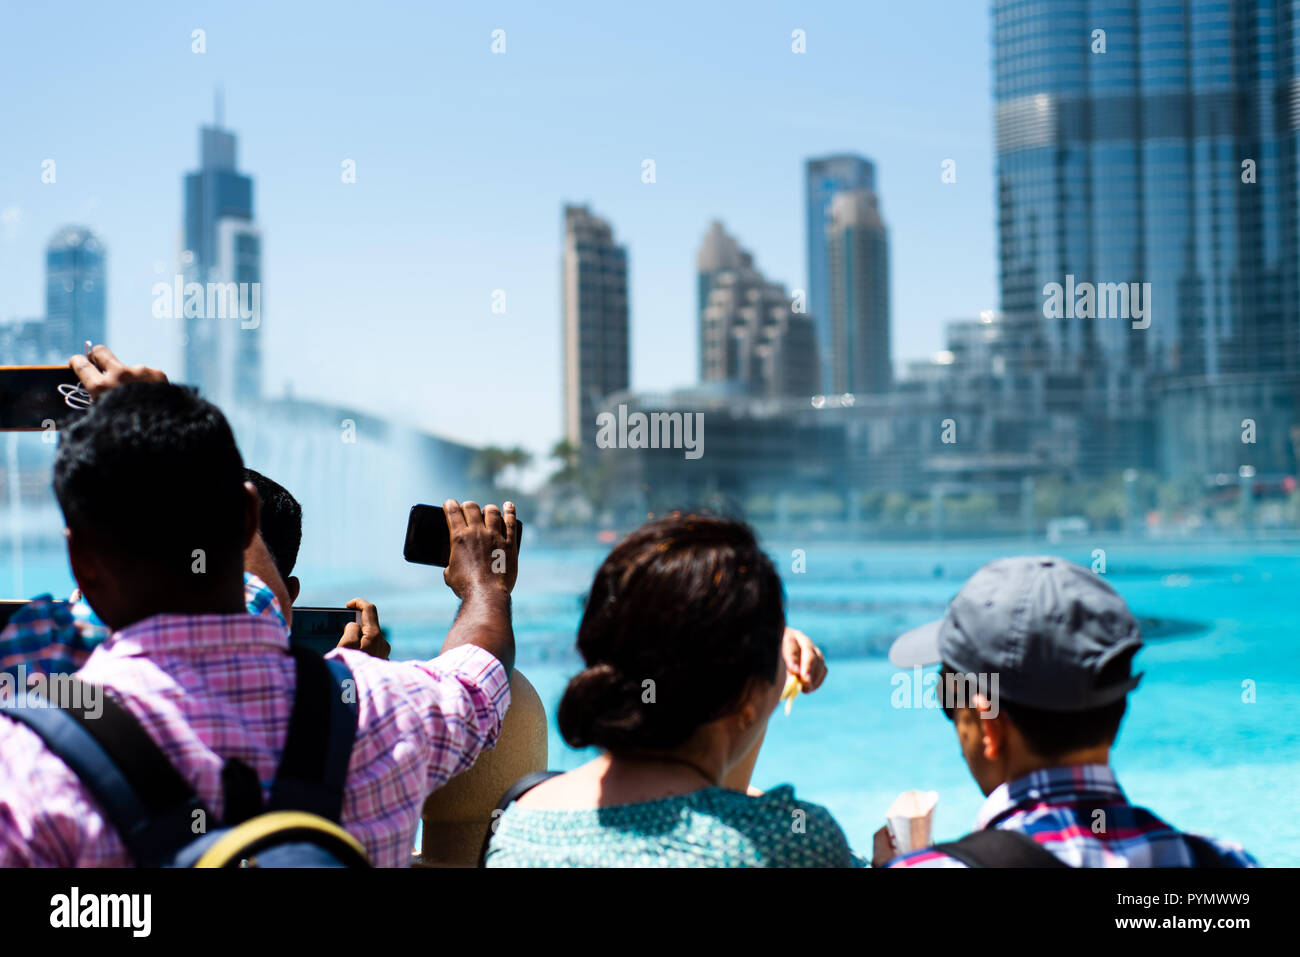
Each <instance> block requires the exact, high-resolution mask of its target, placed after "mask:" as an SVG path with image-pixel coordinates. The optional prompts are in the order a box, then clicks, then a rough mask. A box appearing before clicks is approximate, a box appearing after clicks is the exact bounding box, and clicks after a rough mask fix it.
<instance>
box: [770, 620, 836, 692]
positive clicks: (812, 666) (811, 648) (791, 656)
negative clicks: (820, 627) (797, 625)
mask: <svg viewBox="0 0 1300 957" xmlns="http://www.w3.org/2000/svg"><path fill="white" fill-rule="evenodd" d="M781 657H782V658H784V659H785V668H786V670H787V671H788V672H790V674H792V675H794V676H795V677H796V678H798V679H799V683H800V684H801V685H803V691H804V694H807V693H808V692H809V691H816V690H817V688H818V687H820V686H821V683H822V682H823V681H825V680H826V656H825V655H823V654H822V650H821V649H820V648H818V647H817V646H816V645H814V644H813V643H812V639H811V638H809V637H808V636H807V635H805V634H804V633H803V632H802V631H796V630H795V629H794V628H790V627H788V626H787V627H786V629H785V638H784V639H782V642H781Z"/></svg>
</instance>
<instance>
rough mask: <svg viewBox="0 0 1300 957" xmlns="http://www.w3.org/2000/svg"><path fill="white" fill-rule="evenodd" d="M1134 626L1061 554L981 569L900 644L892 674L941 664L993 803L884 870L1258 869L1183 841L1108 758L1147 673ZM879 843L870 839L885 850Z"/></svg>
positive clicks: (1229, 847) (945, 703)
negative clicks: (1139, 661) (1137, 666)
mask: <svg viewBox="0 0 1300 957" xmlns="http://www.w3.org/2000/svg"><path fill="white" fill-rule="evenodd" d="M1141 647H1142V634H1141V628H1140V627H1139V625H1138V622H1137V619H1136V618H1134V617H1133V614H1132V612H1130V611H1129V609H1128V606H1127V605H1126V604H1125V603H1124V599H1122V598H1121V597H1120V596H1119V595H1118V594H1117V593H1116V592H1115V590H1114V589H1113V588H1111V587H1110V586H1109V585H1108V584H1106V582H1104V581H1103V580H1102V579H1101V578H1099V577H1098V576H1097V575H1094V574H1093V573H1092V572H1090V571H1088V570H1087V569H1086V568H1082V567H1080V566H1078V565H1075V564H1073V563H1071V562H1067V561H1065V560H1064V559H1062V558H1052V557H1046V556H1040V557H1018V558H1004V559H999V560H998V561H995V562H991V563H989V564H988V565H985V566H984V567H983V568H981V569H980V570H979V571H977V572H976V573H975V574H974V575H973V576H971V578H970V580H969V581H967V582H966V584H965V585H964V586H963V587H962V589H961V591H959V592H958V593H957V595H956V597H955V598H953V599H952V601H951V603H950V604H949V605H948V610H947V613H946V614H945V615H944V617H943V618H942V619H941V620H940V621H936V622H932V623H930V624H928V625H923V626H921V627H920V628H917V629H915V630H913V631H910V632H908V633H907V634H905V635H903V636H901V637H900V638H899V639H898V640H897V641H895V642H894V644H893V647H892V648H890V651H889V660H890V661H891V662H893V664H895V665H896V666H898V667H900V668H914V667H923V666H926V665H934V664H938V665H941V672H940V681H939V686H938V688H937V689H936V690H937V692H938V694H939V696H940V703H941V705H942V707H943V711H944V713H945V714H946V715H947V717H948V718H949V720H951V721H952V722H953V726H954V727H955V729H956V731H957V739H958V741H959V742H960V744H961V750H962V754H963V756H964V757H965V759H966V764H967V766H968V767H969V768H970V772H971V775H972V776H973V777H974V778H975V781H976V783H977V784H979V786H980V790H981V791H983V792H984V794H985V795H986V796H987V798H986V800H985V802H984V804H983V806H982V807H981V809H980V813H979V816H978V819H977V829H976V830H975V831H974V832H972V833H971V834H969V835H967V836H966V837H964V838H962V839H961V840H959V841H954V842H952V843H950V844H940V845H938V846H936V847H932V848H926V849H924V850H920V851H915V852H913V853H911V854H907V855H904V856H902V857H898V858H896V859H894V860H893V861H891V862H890V863H889V866H890V867H1064V866H1072V867H1254V866H1257V865H1256V862H1255V860H1254V858H1253V857H1251V856H1250V855H1249V854H1247V853H1246V852H1245V851H1243V850H1242V849H1241V848H1240V847H1238V846H1237V845H1235V844H1229V843H1227V842H1222V841H1211V840H1208V839H1206V838H1202V837H1197V836H1195V835H1192V834H1185V833H1183V832H1180V831H1178V830H1176V829H1175V828H1173V827H1171V826H1170V825H1168V824H1166V823H1165V822H1164V821H1162V820H1160V818H1158V817H1156V816H1155V815H1154V814H1152V813H1151V812H1150V811H1148V810H1146V809H1145V808H1141V807H1137V806H1135V805H1133V804H1130V803H1129V802H1128V799H1127V798H1126V797H1125V796H1124V792H1123V791H1121V790H1120V787H1119V784H1118V783H1117V782H1116V780H1115V773H1114V771H1112V770H1111V768H1110V763H1109V761H1110V749H1111V747H1112V745H1113V744H1114V742H1115V738H1116V735H1117V734H1118V732H1119V725H1120V721H1121V720H1122V719H1123V717H1124V711H1125V708H1126V706H1127V700H1128V694H1129V692H1131V691H1133V690H1134V689H1135V688H1136V687H1137V686H1138V681H1139V680H1140V679H1141V675H1133V673H1132V659H1133V656H1134V655H1135V654H1136V653H1137V651H1138V649H1140V648H1141ZM882 840H885V841H887V838H882V837H881V836H880V835H878V836H877V842H878V850H877V855H876V857H877V860H880V859H881V858H882V857H888V856H889V855H888V854H887V853H885V854H882V853H881V852H880V850H879V843H880V842H881V841H882Z"/></svg>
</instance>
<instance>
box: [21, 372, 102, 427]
mask: <svg viewBox="0 0 1300 957" xmlns="http://www.w3.org/2000/svg"><path fill="white" fill-rule="evenodd" d="M90 403H91V398H90V393H89V392H87V391H86V390H85V388H83V387H82V385H81V382H80V381H79V380H78V379H77V374H76V373H75V372H73V371H72V369H70V368H69V367H68V366H0V430H3V431H6V432H21V431H30V432H39V431H42V430H44V429H49V428H55V429H62V428H66V427H67V426H68V424H69V423H71V422H72V421H73V420H74V419H76V418H77V417H78V416H81V415H84V414H85V412H86V410H87V409H89V408H90Z"/></svg>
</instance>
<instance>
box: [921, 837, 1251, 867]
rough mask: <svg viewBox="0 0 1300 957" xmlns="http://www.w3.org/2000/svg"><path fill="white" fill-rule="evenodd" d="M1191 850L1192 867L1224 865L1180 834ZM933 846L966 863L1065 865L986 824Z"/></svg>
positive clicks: (1198, 840)
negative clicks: (982, 828)
mask: <svg viewBox="0 0 1300 957" xmlns="http://www.w3.org/2000/svg"><path fill="white" fill-rule="evenodd" d="M1182 838H1183V841H1184V842H1186V844H1187V848H1188V850H1190V851H1191V852H1192V859H1193V860H1194V861H1195V864H1194V865H1193V866H1195V867H1214V868H1220V867H1228V866H1230V865H1228V863H1227V862H1225V861H1224V859H1223V856H1222V855H1221V854H1220V853H1219V852H1218V851H1217V850H1216V849H1215V847H1214V845H1213V844H1211V843H1210V842H1209V841H1207V840H1206V839H1205V838H1203V837H1197V836H1196V835H1195V834H1183V835H1182ZM934 849H935V850H936V851H938V852H940V853H941V854H947V855H948V856H949V857H952V858H955V859H957V860H959V861H961V862H962V863H963V864H965V865H966V866H967V867H1069V866H1070V865H1069V864H1067V863H1065V861H1063V860H1061V859H1060V858H1059V857H1057V856H1056V855H1055V854H1053V853H1052V852H1051V851H1049V850H1048V849H1047V848H1045V847H1043V846H1042V845H1041V844H1039V843H1038V842H1037V841H1035V840H1034V839H1033V838H1032V837H1030V836H1029V835H1028V834H1023V833H1021V832H1020V831H1010V830H1001V829H999V828H986V829H985V830H982V831H972V832H971V833H969V834H967V835H966V836H965V837H963V838H961V839H960V840H956V841H952V842H950V843H948V844H936V845H935V846H934Z"/></svg>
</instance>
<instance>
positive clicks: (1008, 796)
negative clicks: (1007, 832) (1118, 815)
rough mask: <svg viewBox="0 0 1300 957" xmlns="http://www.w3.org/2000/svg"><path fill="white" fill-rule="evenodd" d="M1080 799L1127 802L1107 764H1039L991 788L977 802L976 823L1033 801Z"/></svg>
mask: <svg viewBox="0 0 1300 957" xmlns="http://www.w3.org/2000/svg"><path fill="white" fill-rule="evenodd" d="M1081 800H1088V801H1098V800H1100V801H1105V802H1107V803H1121V804H1127V803H1128V798H1126V797H1125V796H1124V792H1123V791H1122V790H1120V786H1119V783H1118V782H1117V781H1116V780H1115V772H1114V771H1112V770H1111V767H1110V765H1108V764H1072V765H1065V766H1063V767H1055V768H1040V769H1039V770H1037V771H1031V772H1030V773H1029V774H1026V775H1025V776H1024V777H1019V778H1016V779H1015V780H1014V781H1008V782H1005V783H1003V784H1000V785H998V786H997V787H996V788H994V789H993V791H992V792H991V793H990V794H989V796H988V797H987V798H985V799H984V803H983V804H982V805H981V806H980V811H979V815H978V816H977V817H976V819H975V826H976V828H978V829H981V830H982V829H983V828H986V827H989V826H990V825H992V824H995V823H996V822H997V821H998V820H999V819H1000V818H1003V817H1006V816H1007V815H1008V814H1010V813H1011V812H1012V811H1015V810H1019V809H1023V808H1026V807H1032V806H1033V805H1035V804H1070V803H1072V802H1074V801H1081Z"/></svg>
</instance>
